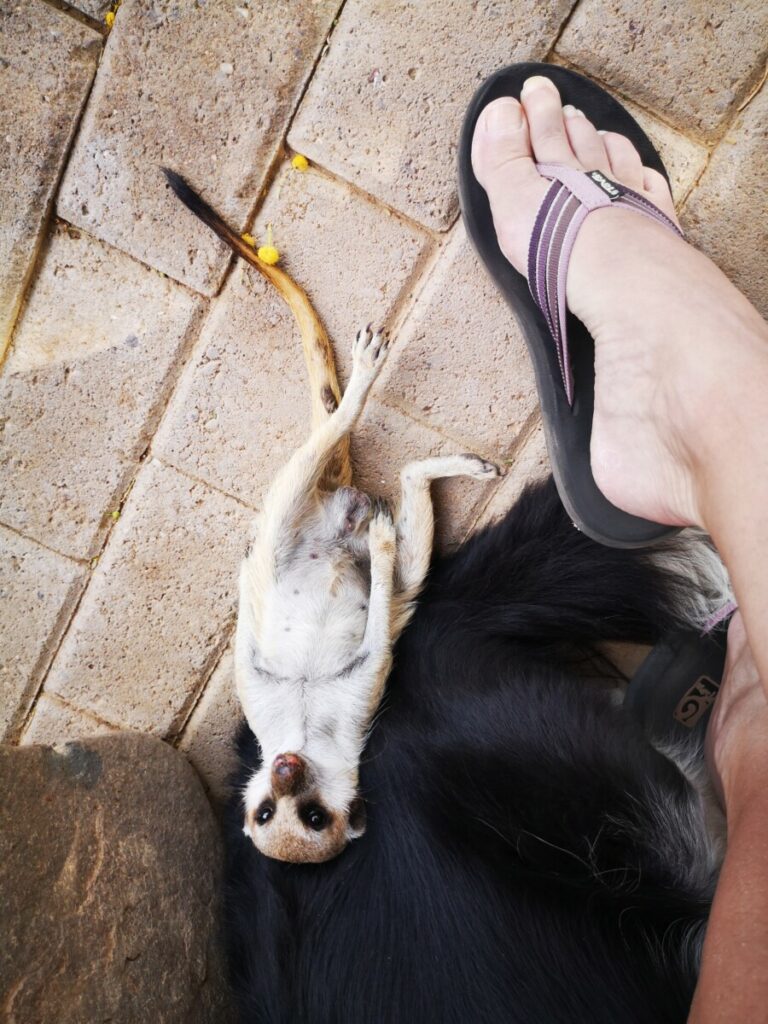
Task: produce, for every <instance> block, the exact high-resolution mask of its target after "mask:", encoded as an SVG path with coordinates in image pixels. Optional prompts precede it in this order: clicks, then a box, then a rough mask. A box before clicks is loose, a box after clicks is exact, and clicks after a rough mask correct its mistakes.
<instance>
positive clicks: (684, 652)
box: [624, 604, 735, 752]
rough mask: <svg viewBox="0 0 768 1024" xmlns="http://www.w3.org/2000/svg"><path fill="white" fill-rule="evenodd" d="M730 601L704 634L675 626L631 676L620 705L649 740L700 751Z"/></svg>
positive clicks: (722, 662)
mask: <svg viewBox="0 0 768 1024" xmlns="http://www.w3.org/2000/svg"><path fill="white" fill-rule="evenodd" d="M734 611H735V605H734V604H729V605H727V606H726V607H725V608H724V609H722V612H721V613H719V614H718V615H717V616H716V617H713V619H711V620H710V624H709V625H708V628H707V632H705V633H704V634H701V633H698V632H696V631H694V630H676V631H674V632H672V633H669V634H668V635H667V636H666V637H664V638H663V639H662V640H661V641H660V642H659V643H658V644H656V646H655V647H654V648H653V650H652V651H651V652H650V653H649V655H648V657H647V658H646V659H645V661H644V662H643V663H642V665H641V666H640V668H639V669H638V670H637V672H636V673H635V674H634V676H633V677H632V679H631V681H630V683H629V686H628V687H627V692H626V695H625V697H624V707H625V708H627V710H628V711H629V712H630V714H632V715H633V716H634V717H635V718H636V719H637V721H638V722H639V723H640V726H641V727H642V729H643V731H644V732H645V734H646V736H648V738H649V739H650V740H652V741H654V742H657V743H658V742H662V743H665V744H670V745H673V746H677V747H679V746H681V745H682V746H685V747H689V748H692V749H694V750H695V751H698V752H702V751H703V747H704V737H705V736H706V733H707V725H708V723H709V719H710V716H711V714H712V708H713V707H714V704H715V700H716V699H717V694H718V692H719V690H720V683H721V682H722V680H723V669H724V667H725V652H726V641H727V637H728V623H729V622H730V619H731V616H732V615H733V612H734Z"/></svg>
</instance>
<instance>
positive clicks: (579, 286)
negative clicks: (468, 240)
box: [472, 76, 768, 525]
mask: <svg viewBox="0 0 768 1024" xmlns="http://www.w3.org/2000/svg"><path fill="white" fill-rule="evenodd" d="M598 129H599V125H598V126H595V125H593V124H592V123H591V122H590V121H589V120H588V119H587V118H586V117H585V116H584V115H583V114H582V113H581V112H580V111H578V110H575V109H574V108H572V107H567V106H566V107H563V106H562V104H561V101H560V96H559V93H558V91H557V88H556V87H555V85H554V84H553V83H552V82H551V81H550V80H549V79H548V78H544V77H540V76H536V77H534V78H530V79H528V81H527V82H526V83H525V85H524V87H523V90H522V94H521V103H518V102H517V101H516V100H515V99H513V98H511V97H505V98H502V99H497V100H494V101H493V102H492V103H490V104H489V105H488V106H487V107H486V109H485V110H484V111H483V113H482V114H481V116H480V118H479V120H478V123H477V128H476V130H475V136H474V139H473V146H472V164H473V169H474V172H475V176H476V177H477V179H478V181H479V182H480V184H481V185H482V186H483V187H484V188H485V190H486V192H487V193H488V198H489V202H490V205H491V211H492V214H493V219H494V225H495V227H496V233H497V237H498V241H499V245H500V247H501V250H502V252H503V253H504V255H505V256H506V257H507V259H508V260H509V261H510V263H512V265H513V266H514V267H515V268H516V269H517V270H518V271H519V272H520V273H522V274H526V272H527V256H528V241H529V239H530V235H531V232H532V230H533V224H534V220H535V217H536V212H537V210H538V207H539V204H540V202H541V200H542V198H543V196H544V194H545V193H546V191H547V189H548V188H549V185H550V182H549V181H547V180H545V179H543V178H542V177H541V176H540V175H539V173H538V171H537V170H536V167H535V162H539V163H561V164H567V165H569V166H572V167H577V168H581V169H583V170H588V171H591V170H601V171H603V172H604V173H605V174H607V175H608V176H609V177H611V178H612V179H613V180H615V181H618V182H621V183H622V184H625V185H627V186H629V187H630V188H632V189H634V190H635V191H637V192H640V193H642V194H644V195H645V196H647V197H648V199H650V200H651V202H653V203H654V204H655V205H656V206H658V207H659V208H660V209H661V210H663V211H664V213H666V214H667V215H668V216H669V217H671V218H672V219H676V217H675V209H674V205H673V202H672V197H671V195H670V192H669V188H668V186H667V183H666V181H665V180H664V178H663V177H662V176H661V175H660V174H658V173H657V172H656V171H654V170H651V169H649V168H646V167H643V165H642V163H641V160H640V156H639V154H638V153H637V151H636V150H635V148H634V146H633V145H632V143H631V142H629V140H628V139H626V138H624V137H623V136H621V135H617V134H614V133H611V132H600V131H598ZM566 295H567V301H568V306H569V308H570V309H571V310H572V312H573V313H574V314H575V315H576V316H578V317H579V319H581V320H582V321H583V322H584V324H585V325H586V327H587V329H588V330H589V332H590V334H591V335H592V336H593V337H594V339H595V413H594V420H593V428H592V443H591V461H592V471H593V473H594V476H595V482H596V483H597V485H598V487H599V488H600V489H601V490H602V491H603V493H604V494H605V495H606V497H607V498H608V499H609V500H610V501H612V502H613V503H614V504H615V505H617V506H619V507H620V508H622V509H625V510H626V511H627V512H632V513H634V514H635V515H639V516H643V517H644V518H646V519H651V520H655V521H656V522H661V523H671V524H679V525H685V524H692V523H697V524H700V525H706V524H705V523H704V515H703V513H702V508H701V497H702V493H701V492H702V479H701V478H702V472H703V470H702V467H704V466H705V465H706V464H707V463H708V461H709V456H710V449H711V447H712V446H713V445H714V446H717V445H718V444H719V443H720V442H721V438H717V437H716V436H715V435H714V434H713V432H714V431H716V430H717V429H718V411H719V410H721V409H722V408H723V405H724V404H725V408H726V409H728V408H729V403H728V396H726V395H725V394H724V388H726V389H727V387H728V386H729V385H728V382H729V381H739V382H740V384H739V386H741V387H743V386H744V380H745V379H746V380H747V381H749V380H750V379H752V377H753V376H754V372H753V371H754V365H755V359H756V358H757V359H758V360H759V361H762V364H763V365H765V363H766V359H767V358H768V348H767V347H766V341H768V329H767V328H766V325H765V324H764V322H763V321H762V319H761V318H760V316H759V315H758V314H757V312H756V311H755V310H754V308H753V307H752V306H751V305H750V303H749V302H748V301H747V300H746V299H745V298H744V296H743V295H741V293H740V292H739V291H738V290H737V289H736V288H735V287H734V286H733V285H732V284H731V283H730V282H729V281H728V280H727V278H726V277H725V276H724V275H723V274H722V273H721V272H720V271H719V270H718V269H717V267H715V265H714V264H713V263H712V262H711V261H710V260H708V259H707V258H706V257H705V256H703V255H702V254H701V253H699V252H697V251H696V250H695V249H693V248H692V247H691V246H689V245H688V244H687V243H686V242H685V241H683V240H682V239H680V238H679V237H677V236H676V235H674V233H673V232H671V231H669V230H668V229H666V228H664V227H663V226H661V225H660V224H657V223H656V222H654V221H652V220H650V219H648V218H646V217H643V216H641V215H638V214H637V213H633V212H632V211H629V210H622V209H619V208H607V209H600V210H596V211H595V212H593V213H591V214H590V215H589V217H588V218H587V220H586V221H585V223H584V225H583V226H582V228H581V231H580V232H579V235H578V237H577V239H576V244H575V246H574V249H573V253H572V257H571V262H570V267H569V272H568V281H567V288H566ZM730 399H731V401H732V402H733V404H734V405H735V407H738V393H737V392H734V394H732V395H731V396H730Z"/></svg>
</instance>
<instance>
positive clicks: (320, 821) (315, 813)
mask: <svg viewBox="0 0 768 1024" xmlns="http://www.w3.org/2000/svg"><path fill="white" fill-rule="evenodd" d="M301 817H302V820H303V822H304V824H305V825H309V827H310V828H311V829H314V830H315V832H321V831H322V830H323V829H324V828H325V826H326V825H327V824H328V822H329V821H330V818H329V816H328V814H327V813H326V812H325V811H324V810H323V808H322V807H317V806H316V805H314V804H310V806H309V807H305V808H304V809H303V811H302V814H301Z"/></svg>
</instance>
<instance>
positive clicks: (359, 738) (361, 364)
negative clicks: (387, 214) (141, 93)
mask: <svg viewBox="0 0 768 1024" xmlns="http://www.w3.org/2000/svg"><path fill="white" fill-rule="evenodd" d="M164 173H165V175H166V178H167V180H168V182H169V184H170V185H171V188H172V189H173V191H174V192H175V193H176V195H177V196H178V197H179V199H181V201H182V202H183V203H184V204H185V205H186V206H187V207H188V208H189V209H190V210H191V211H192V212H193V213H195V214H196V215H197V216H198V217H199V218H200V219H201V220H202V221H203V222H204V223H205V224H207V225H208V226H209V227H210V228H211V229H212V230H213V231H214V232H215V233H216V234H217V235H218V236H219V237H220V238H222V239H223V240H224V241H225V242H226V243H227V244H228V245H229V246H230V247H231V248H232V249H233V250H234V251H235V252H236V253H237V254H238V255H239V256H241V257H242V258H243V259H245V260H246V261H247V262H248V263H250V264H251V265H252V266H253V267H255V268H256V269H257V270H258V271H259V272H260V273H261V274H263V275H264V277H266V278H267V279H268V280H269V281H270V282H271V283H272V284H273V285H274V286H275V288H276V289H277V290H278V291H279V292H280V294H281V295H282V296H283V298H284V299H285V300H286V302H287V303H288V305H289V306H290V308H291V310H292V311H293V313H294V315H295V317H296V320H297V322H298V326H299V330H300V333H301V337H302V343H303V348H304V356H305V361H306V365H307V370H308V374H309V382H310V396H311V412H312V415H311V433H310V435H309V438H308V439H307V441H306V442H305V443H304V444H303V445H302V446H301V447H300V448H299V449H298V451H296V452H295V453H294V454H293V456H292V457H291V458H290V460H289V461H288V462H287V464H286V465H285V466H284V467H283V468H282V469H281V470H280V471H279V472H278V473H277V475H276V477H275V479H274V481H273V482H272V484H271V486H270V487H269V489H268V491H267V494H266V496H265V498H264V501H263V503H262V510H261V513H260V514H259V515H258V516H257V518H256V520H255V522H254V524H253V529H252V536H251V540H250V543H249V545H248V549H247V552H246V556H245V558H244V560H243V563H242V566H241V570H240V594H239V606H238V616H237V629H236V638H235V682H236V688H237V694H238V698H239V701H240V704H241V706H242V710H243V713H244V715H245V718H246V720H247V722H248V725H249V726H250V728H251V730H252V731H253V733H254V735H255V736H256V737H257V739H258V742H259V745H260V747H261V755H262V757H261V767H260V768H259V769H258V770H257V771H255V772H254V773H253V774H252V775H251V777H250V779H249V780H248V783H247V785H246V787H245V791H244V795H243V798H244V819H245V820H244V832H245V834H246V835H247V836H248V837H250V839H252V841H253V843H254V844H255V846H256V847H257V849H258V850H260V851H261V852H262V853H263V854H265V855H266V856H268V857H273V858H276V859H278V860H284V861H291V862H321V861H326V860H329V859H330V858H332V857H335V856H336V855H337V854H339V853H340V852H341V851H342V850H343V849H344V847H345V846H346V845H347V844H348V842H349V841H350V840H352V839H355V838H357V837H359V836H360V835H362V833H363V832H364V830H365V817H366V814H365V805H364V801H363V799H362V797H361V796H360V793H359V788H358V772H359V764H360V757H361V754H362V751H363V747H364V745H365V741H366V737H367V734H368V731H369V728H370V726H371V722H372V720H373V718H374V715H375V713H376V710H377V708H378V706H379V703H380V701H381V698H382V694H383V691H384V684H385V681H386V678H387V675H388V673H389V670H390V667H391V664H392V649H393V645H394V643H395V641H396V640H397V638H398V636H399V635H400V633H401V632H402V630H403V629H404V628H405V626H406V624H407V623H408V620H409V619H410V617H411V615H412V612H413V608H414V603H415V601H416V598H417V597H418V594H419V592H420V590H421V589H422V587H423V584H424V581H425V578H426V576H427V572H428V569H429V564H430V560H431V556H432V546H433V539H434V512H433V508H432V501H431V497H430V484H431V482H432V481H433V480H437V479H439V478H444V477H453V476H468V477H472V478H474V479H476V480H490V479H493V478H495V477H498V476H499V475H500V472H501V471H500V469H499V467H498V466H496V465H494V464H493V463H491V462H488V461H486V460H485V459H483V458H481V457H480V456H478V455H470V454H463V455H448V456H441V457H436V458H429V459H425V460H422V461H417V462H411V463H408V464H407V465H406V466H405V467H404V469H403V470H402V472H401V475H400V480H401V496H400V501H399V505H398V508H397V512H396V513H395V514H394V515H393V513H392V512H391V511H390V509H389V508H388V506H387V505H386V504H385V503H383V502H380V501H374V500H373V499H372V498H371V497H369V496H368V495H367V494H364V493H363V492H362V491H360V490H358V489H357V488H355V487H354V486H353V485H352V467H351V464H350V457H349V437H350V432H351V431H352V430H353V429H354V426H355V424H356V422H357V420H358V418H359V417H360V414H361V413H362V411H363V407H364V405H365V401H366V398H367V396H368V394H369V392H370V390H371V387H372V386H373V383H374V381H375V380H376V377H377V375H378V374H379V372H380V371H381V368H382V366H383V365H384V361H385V360H386V357H387V354H388V352H389V340H388V338H387V336H386V335H385V334H384V333H383V332H381V331H374V330H372V329H371V325H369V326H368V327H366V328H364V329H363V330H360V331H359V332H358V333H357V336H356V337H355V340H354V343H353V346H352V372H351V375H350V379H349V383H348V385H347V388H346V390H345V391H344V395H343V397H342V395H341V392H340V389H339V384H338V379H337V375H336V367H335V360H334V355H333V349H332V347H331V344H330V341H329V339H328V336H327V334H326V332H325V330H324V328H323V326H322V324H321V322H320V320H319V319H318V317H317V315H316V313H315V312H314V310H313V308H312V306H311V303H310V302H309V299H308V298H307V296H306V294H305V293H304V291H303V290H302V289H301V288H300V287H299V286H298V285H297V284H296V283H295V282H294V281H293V280H291V278H290V277H289V276H288V275H287V274H286V273H285V272H284V271H283V270H281V269H280V268H278V267H277V266H272V265H268V264H266V263H264V262H263V261H262V260H260V259H259V258H258V256H257V255H256V253H255V252H254V250H253V249H252V248H251V246H250V245H248V244H247V243H246V242H245V241H243V240H242V239H241V238H240V237H239V236H238V235H237V234H236V233H235V232H234V231H232V230H231V229H230V228H229V227H228V226H227V225H226V224H225V223H224V222H223V221H222V219H221V217H219V215H218V214H217V213H216V212H215V211H214V210H213V209H212V208H211V207H210V206H208V204H207V203H205V202H204V200H202V199H201V198H200V196H199V195H197V193H195V192H194V191H193V190H192V188H191V187H190V186H189V185H188V184H187V183H186V182H185V181H184V179H183V178H181V177H180V176H179V175H177V174H175V173H174V172H171V171H168V170H165V171H164Z"/></svg>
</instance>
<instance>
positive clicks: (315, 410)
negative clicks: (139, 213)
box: [161, 167, 352, 488]
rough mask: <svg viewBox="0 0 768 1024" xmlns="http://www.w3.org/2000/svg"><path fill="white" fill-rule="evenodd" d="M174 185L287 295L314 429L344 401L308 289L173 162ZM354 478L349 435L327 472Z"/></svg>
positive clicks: (333, 477) (336, 481) (335, 481)
mask: <svg viewBox="0 0 768 1024" xmlns="http://www.w3.org/2000/svg"><path fill="white" fill-rule="evenodd" d="M161 170H162V172H163V174H164V175H165V178H166V180H167V182H168V184H169V185H170V186H171V189H172V190H173V192H174V193H175V194H176V196H177V197H178V198H179V199H180V200H181V201H182V203H184V205H185V206H186V207H187V209H188V210H191V211H192V213H194V214H195V216H196V217H199V218H200V220H201V221H202V222H203V223H204V224H206V225H207V226H208V227H209V228H210V229H211V230H212V231H213V232H214V233H215V234H217V235H218V236H219V238H220V239H221V240H222V241H223V242H225V243H226V244H227V245H228V246H229V247H230V249H232V250H233V251H234V252H235V253H237V255H238V256H240V257H242V259H244V260H245V261H246V262H247V263H250V265H251V266H252V267H255V268H256V270H258V271H259V273H260V274H262V275H263V276H264V277H265V278H266V279H267V280H268V281H269V282H270V284H272V285H273V286H274V287H275V288H276V289H277V291H278V292H279V293H280V295H282V297H283V298H284V299H285V301H286V303H287V305H288V306H289V308H290V310H291V312H292V313H293V315H294V317H295V318H296V323H297V324H298V328H299V333H300V334H301V342H302V346H303V348H304V359H305V361H306V364H307V372H308V374H309V386H310V400H311V410H312V416H311V423H312V429H313V430H314V429H315V428H316V427H317V426H319V425H320V424H322V423H323V422H324V421H325V420H327V419H328V417H329V416H330V415H331V413H332V412H333V411H334V410H335V409H336V407H337V406H338V404H339V402H340V401H341V389H340V388H339V380H338V376H337V374H336V359H335V357H334V353H333V347H332V345H331V342H330V340H329V338H328V335H327V333H326V330H325V328H324V327H323V325H322V323H321V322H320V319H319V318H318V316H317V313H316V312H315V310H314V309H313V307H312V303H311V302H310V301H309V298H308V296H307V293H306V292H305V291H304V289H303V288H301V287H300V286H299V285H298V284H296V282H295V281H293V280H292V279H291V278H290V277H289V276H288V275H287V274H286V273H285V271H284V270H281V269H280V268H279V267H276V266H271V265H270V264H268V263H265V262H264V261H263V260H260V259H259V257H258V256H257V255H256V253H255V252H254V250H253V249H252V248H251V246H250V245H248V244H247V243H246V242H244V241H243V239H242V238H241V237H240V236H239V235H238V234H237V232H235V231H233V230H232V229H231V228H230V227H229V226H228V225H227V224H226V223H225V222H224V221H223V220H222V218H221V217H220V216H219V214H218V213H216V211H215V210H214V209H213V208H212V207H211V206H209V205H208V203H206V201H205V200H204V199H203V198H202V197H201V196H199V195H198V194H197V192H195V190H194V189H193V188H192V186H191V185H190V184H189V183H188V182H187V181H186V180H185V179H184V178H182V177H181V175H180V174H177V173H176V172H175V171H172V170H170V169H169V168H167V167H163V168H161ZM351 481H352V467H351V464H350V460H349V438H348V437H347V438H345V439H344V440H343V441H342V442H341V443H340V444H339V447H338V449H337V451H336V454H335V457H334V458H333V459H331V461H330V462H329V464H328V468H327V470H326V472H325V473H324V476H323V482H324V484H325V485H326V486H327V487H330V488H335V487H339V486H343V485H348V484H350V483H351Z"/></svg>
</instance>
